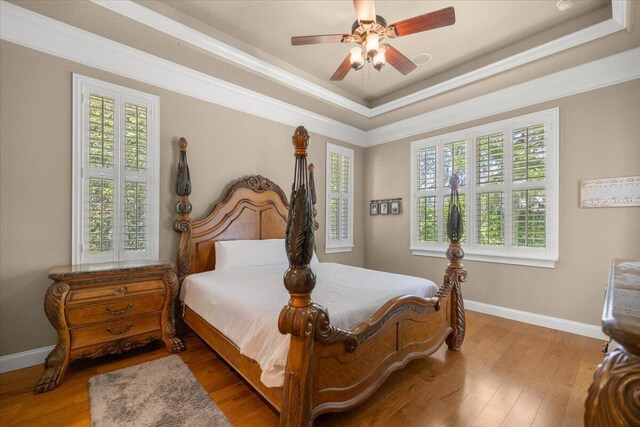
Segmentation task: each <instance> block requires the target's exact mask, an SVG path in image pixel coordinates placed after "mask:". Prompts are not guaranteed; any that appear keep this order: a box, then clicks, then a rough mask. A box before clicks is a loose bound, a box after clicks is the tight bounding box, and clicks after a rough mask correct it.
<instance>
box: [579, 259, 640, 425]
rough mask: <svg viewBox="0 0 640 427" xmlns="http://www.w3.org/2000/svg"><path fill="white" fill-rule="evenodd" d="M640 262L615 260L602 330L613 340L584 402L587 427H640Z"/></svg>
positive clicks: (608, 288) (610, 277) (605, 304)
mask: <svg viewBox="0 0 640 427" xmlns="http://www.w3.org/2000/svg"><path fill="white" fill-rule="evenodd" d="M638 297H640V262H638V261H632V260H615V261H614V262H613V263H612V266H611V273H610V276H609V283H608V286H607V294H606V296H605V303H604V312H603V316H602V330H603V332H604V333H606V334H607V335H608V336H609V337H611V338H612V342H611V344H612V345H611V347H613V346H617V347H616V348H615V349H614V350H612V351H611V352H609V353H608V354H607V355H606V356H605V358H604V361H603V362H602V363H601V364H600V365H598V368H597V369H596V372H595V375H594V378H593V383H592V384H591V387H590V388H589V395H588V397H587V400H586V402H585V406H586V411H585V415H584V423H585V425H586V426H587V427H605V426H607V427H609V426H616V427H622V426H625V427H626V426H640V315H638V311H637V310H636V309H634V308H635V307H634V301H637V298H638Z"/></svg>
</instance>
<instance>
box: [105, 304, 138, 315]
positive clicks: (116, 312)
mask: <svg viewBox="0 0 640 427" xmlns="http://www.w3.org/2000/svg"><path fill="white" fill-rule="evenodd" d="M132 308H133V304H129V305H127V308H124V309H122V310H114V309H113V308H111V307H107V311H108V312H109V313H111V314H113V315H118V314H125V313H127V312H128V311H129V310H131V309H132Z"/></svg>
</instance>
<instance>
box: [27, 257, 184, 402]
mask: <svg viewBox="0 0 640 427" xmlns="http://www.w3.org/2000/svg"><path fill="white" fill-rule="evenodd" d="M174 268H175V267H174V265H173V263H171V262H163V261H139V262H131V261H129V262H125V263H118V262H113V263H103V264H96V265H95V266H93V265H84V266H82V268H77V266H67V267H56V268H53V269H52V270H51V272H50V274H49V277H50V278H52V279H54V280H55V282H54V283H53V284H51V286H49V288H48V290H47V292H46V295H45V299H44V310H45V313H46V315H47V318H48V319H49V321H50V322H51V325H53V327H54V328H55V329H56V331H57V333H58V342H57V344H56V346H55V347H54V349H53V351H52V352H51V353H50V354H49V356H48V357H47V359H46V361H45V363H44V367H45V371H44V373H43V374H42V377H41V378H40V379H39V381H38V383H37V384H36V387H35V389H34V392H35V393H44V392H47V391H50V390H53V389H54V388H56V387H57V386H58V385H60V383H61V382H62V380H63V378H64V374H65V372H66V369H67V367H68V366H69V363H70V362H71V361H72V360H75V359H84V358H93V357H99V356H102V355H107V354H120V353H122V352H123V351H127V350H130V349H132V348H136V347H140V346H142V345H145V344H147V343H149V342H151V341H153V340H156V339H162V340H163V341H164V342H165V345H166V347H167V349H168V350H169V351H173V352H177V351H182V350H184V344H183V343H182V340H180V339H179V338H176V337H175V329H174V327H173V323H171V321H170V319H169V308H170V305H171V303H172V302H173V301H174V299H175V298H176V296H177V294H178V278H177V276H176V274H175V272H174ZM138 319H140V320H141V322H140V323H138ZM67 322H69V323H67ZM134 323H135V325H136V326H135V327H134ZM125 325H126V326H125ZM136 327H137V328H139V329H135V328H136Z"/></svg>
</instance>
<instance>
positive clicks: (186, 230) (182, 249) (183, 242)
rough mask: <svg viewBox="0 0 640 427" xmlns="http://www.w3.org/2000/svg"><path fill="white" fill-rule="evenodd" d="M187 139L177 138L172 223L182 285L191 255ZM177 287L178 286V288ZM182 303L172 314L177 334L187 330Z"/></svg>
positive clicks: (177, 305) (189, 177)
mask: <svg viewBox="0 0 640 427" xmlns="http://www.w3.org/2000/svg"><path fill="white" fill-rule="evenodd" d="M187 146H188V144H187V140H186V139H184V138H180V140H178V149H179V150H180V158H179V160H178V173H177V176H176V193H177V194H178V204H177V205H176V211H177V212H178V218H176V220H175V222H174V223H173V229H174V230H175V231H176V232H178V233H180V244H179V245H180V246H179V249H178V262H177V266H178V282H179V284H180V285H182V281H183V280H184V278H185V277H186V276H187V275H188V274H189V259H190V257H191V217H190V216H189V214H190V213H191V209H192V207H191V202H190V201H189V194H191V175H190V174H189V165H188V164H187ZM178 289H179V288H178ZM181 307H182V303H181V302H180V301H179V300H177V301H176V304H175V310H174V316H175V320H176V328H177V330H178V334H179V335H183V334H185V333H186V332H187V327H186V325H185V324H184V322H183V321H182V310H181Z"/></svg>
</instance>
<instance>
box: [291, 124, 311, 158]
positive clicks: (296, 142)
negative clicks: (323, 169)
mask: <svg viewBox="0 0 640 427" xmlns="http://www.w3.org/2000/svg"><path fill="white" fill-rule="evenodd" d="M291 139H292V140H293V146H294V147H295V148H296V149H295V151H294V153H293V155H294V156H296V157H298V156H304V157H307V148H308V147H309V132H307V130H306V129H305V128H304V126H298V127H297V128H296V131H295V132H294V133H293V137H292V138H291ZM305 163H306V161H305Z"/></svg>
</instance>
